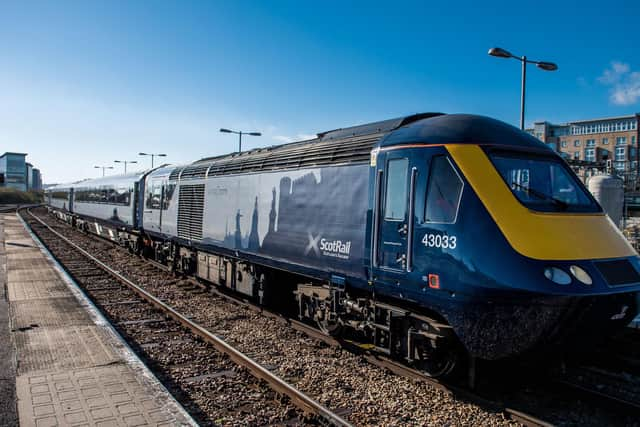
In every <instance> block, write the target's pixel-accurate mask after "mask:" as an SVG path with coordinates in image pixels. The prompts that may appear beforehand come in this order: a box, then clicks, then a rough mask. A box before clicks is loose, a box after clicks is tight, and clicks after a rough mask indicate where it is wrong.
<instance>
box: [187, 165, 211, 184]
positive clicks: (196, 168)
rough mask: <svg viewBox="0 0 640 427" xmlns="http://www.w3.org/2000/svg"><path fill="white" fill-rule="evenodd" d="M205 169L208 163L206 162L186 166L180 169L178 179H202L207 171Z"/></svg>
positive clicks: (207, 167)
mask: <svg viewBox="0 0 640 427" xmlns="http://www.w3.org/2000/svg"><path fill="white" fill-rule="evenodd" d="M207 169H209V165H206V164H205V165H191V166H187V167H186V168H184V169H183V170H182V175H180V180H184V179H202V178H204V177H205V175H206V173H207Z"/></svg>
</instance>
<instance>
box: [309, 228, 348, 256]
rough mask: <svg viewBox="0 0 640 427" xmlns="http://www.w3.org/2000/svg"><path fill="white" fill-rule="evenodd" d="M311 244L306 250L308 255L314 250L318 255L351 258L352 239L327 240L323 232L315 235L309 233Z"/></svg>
mask: <svg viewBox="0 0 640 427" xmlns="http://www.w3.org/2000/svg"><path fill="white" fill-rule="evenodd" d="M308 237H309V244H308V245H307V248H306V249H305V251H304V254H305V255H307V254H309V252H311V251H313V252H314V253H315V254H316V255H317V256H320V255H323V256H329V257H334V258H340V259H349V256H350V255H351V241H347V242H343V241H342V240H327V239H325V238H324V237H321V234H318V235H317V236H314V235H313V234H311V233H308Z"/></svg>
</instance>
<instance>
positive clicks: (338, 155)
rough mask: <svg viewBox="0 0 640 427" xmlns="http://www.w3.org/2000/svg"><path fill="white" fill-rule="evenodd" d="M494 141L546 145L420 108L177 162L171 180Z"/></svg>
mask: <svg viewBox="0 0 640 427" xmlns="http://www.w3.org/2000/svg"><path fill="white" fill-rule="evenodd" d="M407 143H423V144H434V145H438V144H454V143H455V144H465V143H466V144H493V145H505V146H506V145H509V146H514V145H516V146H521V147H529V148H535V149H545V150H549V148H548V147H547V146H546V145H545V144H544V143H542V142H541V141H539V140H538V139H537V138H535V137H533V136H531V135H529V134H528V133H526V132H523V131H521V130H520V129H518V128H516V127H514V126H511V125H509V124H507V123H504V122H501V121H499V120H495V119H492V118H489V117H484V116H477V115H471V114H443V113H420V114H413V115H410V116H405V117H399V118H395V119H390V120H383V121H379V122H374V123H368V124H364V125H359V126H353V127H348V128H340V129H335V130H330V131H327V132H321V133H319V134H317V136H316V138H313V139H309V140H305V141H298V142H292V143H288V144H282V145H275V146H271V147H266V148H257V149H253V150H249V151H244V152H241V153H232V154H225V155H221V156H215V157H207V158H204V159H201V160H198V161H196V162H194V163H192V164H190V165H186V166H180V167H176V168H175V169H173V171H171V173H170V175H169V179H170V180H178V179H180V180H181V181H182V180H190V179H202V178H206V177H209V176H216V175H227V174H235V173H247V172H257V171H268V170H275V169H290V168H302V167H313V166H322V165H332V164H335V165H339V164H346V163H364V162H368V161H369V159H370V156H371V150H372V149H373V148H375V147H377V146H380V147H388V146H393V145H398V144H407Z"/></svg>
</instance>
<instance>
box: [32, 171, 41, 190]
mask: <svg viewBox="0 0 640 427" xmlns="http://www.w3.org/2000/svg"><path fill="white" fill-rule="evenodd" d="M31 173H32V178H31V179H32V181H33V187H32V190H36V191H40V190H42V175H41V174H40V169H38V168H33V170H32V171H31Z"/></svg>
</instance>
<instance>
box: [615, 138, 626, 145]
mask: <svg viewBox="0 0 640 427" xmlns="http://www.w3.org/2000/svg"><path fill="white" fill-rule="evenodd" d="M616 145H627V137H626V136H617V137H616Z"/></svg>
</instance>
